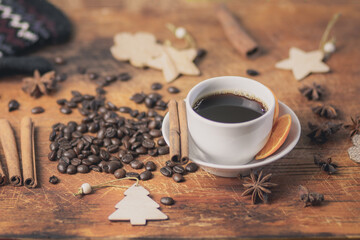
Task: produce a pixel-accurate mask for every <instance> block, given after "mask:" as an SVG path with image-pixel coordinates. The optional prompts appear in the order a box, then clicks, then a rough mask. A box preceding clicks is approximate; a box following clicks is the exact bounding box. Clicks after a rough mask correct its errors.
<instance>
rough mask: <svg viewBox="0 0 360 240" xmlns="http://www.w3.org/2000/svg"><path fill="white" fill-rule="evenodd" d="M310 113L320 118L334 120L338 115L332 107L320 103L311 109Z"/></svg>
mask: <svg viewBox="0 0 360 240" xmlns="http://www.w3.org/2000/svg"><path fill="white" fill-rule="evenodd" d="M312 111H313V112H314V113H316V114H317V115H319V116H320V117H325V118H336V117H337V115H338V114H337V112H336V109H335V108H334V107H333V106H331V105H326V104H321V103H319V104H317V105H316V106H315V107H313V108H312Z"/></svg>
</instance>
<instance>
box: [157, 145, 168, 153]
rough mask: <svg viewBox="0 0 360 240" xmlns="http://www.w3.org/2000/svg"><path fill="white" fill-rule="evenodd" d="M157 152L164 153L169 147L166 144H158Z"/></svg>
mask: <svg viewBox="0 0 360 240" xmlns="http://www.w3.org/2000/svg"><path fill="white" fill-rule="evenodd" d="M158 153H159V155H165V154H168V153H169V147H168V146H160V147H158Z"/></svg>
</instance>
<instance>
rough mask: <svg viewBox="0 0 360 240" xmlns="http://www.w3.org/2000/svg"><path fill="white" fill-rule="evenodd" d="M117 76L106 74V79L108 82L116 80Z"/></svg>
mask: <svg viewBox="0 0 360 240" xmlns="http://www.w3.org/2000/svg"><path fill="white" fill-rule="evenodd" d="M116 79H117V77H116V76H106V77H105V81H106V82H108V83H111V82H114V81H116Z"/></svg>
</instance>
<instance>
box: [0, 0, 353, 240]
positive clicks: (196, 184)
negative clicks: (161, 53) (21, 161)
mask: <svg viewBox="0 0 360 240" xmlns="http://www.w3.org/2000/svg"><path fill="white" fill-rule="evenodd" d="M53 2H54V3H55V4H56V5H57V6H59V7H60V8H62V9H64V11H65V12H66V13H67V14H68V15H69V16H70V18H71V19H72V21H73V22H74V25H75V29H76V32H75V37H74V39H73V40H72V41H71V42H70V43H67V44H64V45H61V46H49V47H46V48H45V49H43V50H41V51H39V52H37V53H36V54H37V55H42V56H45V57H48V58H54V57H55V56H63V57H64V58H65V59H66V60H67V62H68V63H67V64H66V65H64V66H58V67H57V70H58V71H59V72H65V73H67V74H68V75H69V78H68V80H67V81H65V82H64V83H61V84H60V88H59V90H58V91H57V92H56V93H55V94H54V95H52V96H44V97H42V98H40V99H37V100H33V99H32V98H30V97H29V96H27V95H26V94H24V93H23V92H22V91H21V89H20V86H21V76H13V77H7V78H3V79H1V80H0V97H1V101H0V116H1V117H5V118H7V119H8V120H9V121H10V122H11V124H12V126H13V127H14V129H15V132H16V137H17V139H19V126H20V119H21V118H22V117H23V116H29V115H30V114H31V113H30V111H31V108H32V107H34V106H43V107H44V108H45V113H43V114H40V115H34V116H32V117H33V119H34V122H35V126H36V152H37V159H36V160H37V166H38V175H39V176H38V177H39V185H40V186H39V188H36V189H26V188H24V187H22V188H14V187H11V186H4V187H0V238H20V237H31V238H40V237H58V238H65V237H66V238H68V237H82V238H83V237H103V238H108V237H114V238H115V237H116V238H120V237H126V238H131V237H144V236H146V237H154V238H161V237H163V238H169V237H178V238H189V237H191V238H212V237H219V238H225V237H272V238H278V237H287V238H295V237H312V238H319V237H359V236H360V229H359V227H358V226H359V223H360V217H359V216H360V191H359V190H360V177H359V176H360V175H359V173H360V168H359V165H358V164H356V163H353V162H352V161H351V160H349V158H348V156H347V152H346V150H347V148H348V147H350V146H351V141H350V140H349V138H348V135H347V132H346V131H344V130H342V131H340V132H339V133H337V134H336V137H335V138H332V139H331V140H330V141H329V142H328V143H326V144H324V145H314V144H312V143H311V142H310V141H309V139H308V138H307V137H306V136H305V135H306V133H308V131H309V129H308V128H307V121H312V122H321V121H323V120H322V119H320V118H318V117H317V116H315V115H314V114H313V113H312V112H311V109H310V106H311V105H312V102H308V101H306V100H304V98H303V97H302V96H301V95H300V93H299V92H298V90H297V89H298V87H300V86H301V85H302V83H306V84H310V83H312V82H313V81H315V82H317V83H320V84H324V85H325V86H326V90H327V92H328V95H327V96H326V98H325V102H326V103H330V104H333V105H335V106H336V107H337V108H339V110H340V119H339V121H344V122H349V117H350V115H355V114H357V113H359V103H360V102H359V100H358V93H359V92H360V84H359V80H358V74H359V71H358V63H357V61H356V60H357V59H359V57H360V49H359V47H358V43H359V37H360V33H359V31H358V27H357V26H359V24H360V15H359V14H358V12H359V10H360V5H359V4H358V3H357V2H356V1H341V2H340V1H326V2H324V1H320V0H319V1H311V3H310V2H303V1H281V2H275V1H260V0H256V1H228V2H227V4H228V5H229V9H231V10H232V11H233V12H234V13H235V14H236V15H238V16H239V18H240V20H241V21H242V23H243V25H244V27H245V28H246V29H247V30H248V32H249V33H251V34H252V36H253V37H254V38H255V39H256V41H257V42H258V43H259V45H260V46H262V47H263V49H264V53H263V55H262V56H261V57H259V58H257V59H245V58H243V57H241V56H240V55H238V54H237V53H236V51H234V49H233V47H232V46H231V45H230V43H229V42H228V41H227V39H226V37H225V35H224V33H223V30H222V29H221V27H220V24H219V23H218V22H217V19H216V17H215V15H214V11H213V8H214V4H215V3H213V2H211V1H209V2H204V1H166V0H162V1H157V4H153V2H152V1H113V0H111V1H110V0H107V1H101V2H100V1H93V0H92V1H73V0H71V1H70V0H67V1H60V0H54V1H53ZM103 6H104V7H103ZM336 12H341V13H342V14H343V16H342V17H341V18H340V20H339V22H338V23H337V24H336V26H335V29H334V35H335V36H336V38H337V40H338V46H339V47H338V51H337V52H336V53H335V54H334V55H333V56H332V57H331V58H330V59H329V60H328V61H327V64H328V65H329V66H330V67H331V69H332V72H331V73H329V74H314V75H311V76H309V77H308V78H306V79H305V80H304V81H302V82H297V81H296V80H295V79H294V77H293V76H292V74H291V72H290V71H282V70H278V69H275V67H274V65H275V63H276V62H277V61H279V60H281V59H284V58H286V57H287V54H288V50H289V48H290V47H292V46H296V47H299V48H301V49H303V50H306V51H310V50H314V49H316V48H317V46H318V43H319V41H320V38H321V35H322V32H323V31H324V29H325V27H326V24H327V22H328V20H329V19H330V18H331V16H332V14H333V13H336ZM167 22H172V23H174V24H176V25H181V26H184V27H186V28H187V29H188V30H189V31H190V32H192V33H193V34H194V36H195V38H196V40H197V42H198V45H199V47H202V48H205V49H207V50H208V55H207V56H206V58H205V59H204V60H203V61H201V62H200V64H199V68H200V70H201V71H202V76H200V77H189V76H185V77H181V78H180V79H178V80H176V81H175V82H174V83H172V84H165V81H163V77H162V73H161V72H160V71H156V70H152V69H148V70H141V69H137V68H134V67H132V66H130V65H129V64H127V63H119V62H116V61H115V60H113V58H112V57H111V55H110V52H109V47H110V46H111V44H112V36H113V35H114V34H115V33H117V32H120V31H130V32H136V31H148V32H151V33H153V34H155V35H156V36H157V37H158V38H159V39H160V40H165V39H167V38H170V37H171V35H170V33H169V32H168V31H167V30H166V28H165V24H166V23H167ZM77 66H83V67H86V68H87V69H88V71H89V72H90V71H93V72H98V73H100V74H101V75H102V76H106V75H110V74H115V73H121V72H129V73H130V74H131V75H132V76H133V79H132V80H130V81H129V82H116V83H114V84H113V85H111V87H107V88H106V90H107V91H108V94H107V97H108V99H109V100H110V101H112V102H113V103H115V104H116V105H118V106H121V105H127V106H130V107H132V108H137V109H140V110H145V108H144V107H143V106H137V105H136V104H134V103H133V102H131V101H130V100H129V98H130V96H131V95H132V94H134V93H136V92H140V91H144V92H150V85H151V83H153V82H157V81H162V82H164V84H165V88H164V89H163V90H161V93H162V94H163V95H164V98H165V99H167V100H169V99H170V98H171V97H174V98H176V99H177V100H178V99H182V98H185V96H186V93H187V92H188V90H189V89H191V87H192V86H194V85H195V84H196V83H198V82H200V81H202V80H204V79H207V78H210V77H214V76H221V75H238V76H245V72H246V69H248V68H253V69H256V70H258V71H259V72H260V73H261V74H260V75H259V76H258V77H254V79H256V80H258V81H259V82H262V83H264V84H266V85H268V86H269V87H271V88H272V89H273V90H274V92H275V93H276V95H277V96H278V98H279V99H280V100H281V101H283V102H284V103H286V104H287V105H288V106H290V107H291V108H292V109H293V110H294V111H295V112H296V114H297V115H298V116H299V119H300V121H301V124H302V128H303V130H302V137H301V139H300V141H299V143H298V145H297V146H296V148H295V149H294V150H293V151H292V152H291V153H289V154H288V155H287V156H286V157H284V158H283V159H281V160H279V161H277V162H275V163H273V164H271V165H270V166H269V167H268V168H267V170H268V171H270V172H272V173H273V175H274V177H273V182H275V183H278V184H279V187H277V188H275V189H274V191H273V195H272V203H271V204H270V205H255V206H253V205H251V203H250V200H249V199H247V198H243V197H241V196H240V195H241V193H242V191H243V187H242V185H241V181H240V180H238V179H227V178H220V177H215V176H212V175H210V174H208V173H206V172H204V171H202V170H201V171H198V172H197V173H195V174H190V175H188V176H186V181H185V182H184V183H181V184H177V183H175V182H173V181H172V180H170V179H167V178H165V177H163V176H162V175H161V174H160V173H159V172H158V171H157V172H155V176H154V179H153V180H150V181H147V182H143V183H141V184H142V186H144V187H145V188H146V189H147V190H149V191H150V193H151V198H152V199H153V200H155V201H156V202H158V203H159V202H160V198H161V197H163V196H171V197H173V198H174V199H175V200H176V204H175V205H173V206H161V211H163V212H164V213H165V214H166V215H168V216H169V220H167V221H149V222H148V224H147V226H144V227H133V226H131V224H130V223H127V222H114V223H112V222H109V221H108V220H107V217H108V216H109V215H110V214H111V213H112V212H113V211H114V210H115V208H114V206H115V204H116V203H117V202H119V201H120V200H121V199H122V198H123V191H124V190H123V189H103V190H99V191H98V192H97V193H96V194H94V195H88V196H86V197H83V198H75V197H73V196H72V193H73V192H76V191H77V188H78V187H80V186H81V184H82V183H84V182H88V183H90V184H98V183H102V182H104V181H108V180H112V179H113V176H111V175H108V174H101V173H94V172H92V173H90V174H86V175H80V174H76V175H62V174H60V173H58V172H57V170H56V163H54V162H50V161H48V160H47V154H48V152H49V148H48V145H49V141H48V134H49V132H50V127H51V125H52V124H54V123H56V122H58V121H62V122H67V121H70V120H75V121H80V120H81V116H80V114H79V113H77V112H75V113H73V114H71V115H69V116H64V115H62V114H61V113H59V110H58V106H57V104H56V102H55V101H56V99H58V98H63V97H65V98H70V91H71V90H80V91H81V92H83V93H89V94H94V91H95V88H96V85H95V84H94V83H93V82H92V81H90V80H88V79H87V77H84V76H81V75H79V74H77V73H76V68H77ZM170 85H171V86H176V87H178V88H180V89H181V92H180V93H179V94H178V95H175V96H170V95H169V94H168V93H167V92H166V88H167V87H168V86H170ZM13 98H16V99H17V100H18V101H19V102H20V104H21V107H20V109H19V110H18V111H14V112H11V113H9V112H8V111H7V104H8V102H9V100H10V99H13ZM314 154H322V155H323V156H331V157H332V158H333V160H334V162H336V163H338V164H339V166H340V167H339V173H338V174H335V175H333V176H328V175H326V174H323V173H321V172H320V170H319V169H318V168H317V167H316V166H315V165H314V164H313V155H314ZM0 158H1V160H3V158H4V155H3V151H2V150H0ZM168 158H169V157H168V156H162V157H157V158H154V161H155V162H156V164H157V165H158V167H159V166H161V165H163V164H164V162H165V161H166V160H168ZM53 174H55V175H57V176H59V178H60V179H61V182H60V183H59V184H58V185H51V184H50V183H48V179H49V177H50V176H51V175H53ZM121 184H124V185H126V186H131V185H132V183H131V182H122V183H121ZM300 184H301V185H306V186H308V187H309V188H310V189H311V190H312V191H318V192H321V193H323V194H324V196H325V199H326V202H325V203H324V205H323V206H321V207H313V208H311V207H309V208H302V203H301V202H300V201H299V200H298V195H297V187H298V185H300Z"/></svg>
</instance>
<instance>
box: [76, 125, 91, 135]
mask: <svg viewBox="0 0 360 240" xmlns="http://www.w3.org/2000/svg"><path fill="white" fill-rule="evenodd" d="M76 131H79V132H81V133H86V132H87V131H88V127H87V125H86V124H84V123H81V124H80V125H78V126H77V127H76Z"/></svg>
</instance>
